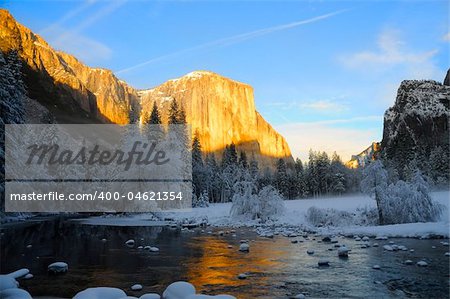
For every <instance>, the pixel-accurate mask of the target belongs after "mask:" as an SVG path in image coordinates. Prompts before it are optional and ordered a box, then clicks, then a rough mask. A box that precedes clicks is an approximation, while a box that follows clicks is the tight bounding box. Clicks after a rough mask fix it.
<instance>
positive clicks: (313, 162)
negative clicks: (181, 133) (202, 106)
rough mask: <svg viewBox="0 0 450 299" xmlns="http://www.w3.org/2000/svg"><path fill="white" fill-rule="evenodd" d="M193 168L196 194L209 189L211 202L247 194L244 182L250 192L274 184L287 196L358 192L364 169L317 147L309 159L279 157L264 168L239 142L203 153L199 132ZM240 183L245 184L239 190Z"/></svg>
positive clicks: (195, 143)
mask: <svg viewBox="0 0 450 299" xmlns="http://www.w3.org/2000/svg"><path fill="white" fill-rule="evenodd" d="M192 171H193V172H192V177H193V190H194V194H195V196H196V197H197V198H198V197H199V196H200V195H201V194H204V193H205V192H206V193H207V194H208V198H209V200H210V202H216V203H217V202H230V201H232V200H233V198H234V199H236V198H237V197H235V196H234V195H235V194H236V192H239V193H240V194H241V196H244V195H243V194H244V193H243V191H242V184H241V183H243V182H246V184H244V185H245V186H247V187H248V190H247V191H248V192H250V193H249V194H255V193H258V192H259V191H260V190H262V189H263V188H264V187H271V188H273V189H274V190H276V192H277V195H278V196H280V197H281V198H283V199H297V198H306V197H320V196H326V195H341V194H344V193H350V192H358V191H359V183H360V176H361V171H360V170H358V169H349V168H347V167H346V166H345V165H344V164H343V162H342V160H341V158H340V157H339V156H338V155H337V154H336V153H334V154H333V155H332V156H331V158H330V157H329V156H328V155H327V153H325V152H315V151H310V152H309V160H308V162H307V163H304V162H303V161H301V160H300V159H297V160H296V161H295V162H294V163H287V162H286V160H285V159H278V160H276V162H275V165H274V167H273V168H272V169H269V168H264V169H261V168H260V167H259V165H258V162H257V161H256V159H255V158H254V157H248V156H247V155H246V153H245V152H239V151H238V149H237V147H236V145H235V144H230V145H227V146H226V147H225V149H224V150H223V152H222V155H221V156H219V157H216V155H215V154H213V153H206V154H205V153H203V152H202V147H201V144H200V140H199V138H198V134H197V133H195V134H194V138H193V142H192ZM249 183H251V188H250V187H249ZM236 184H238V185H239V186H241V187H240V188H238V189H237V191H236ZM252 188H253V189H254V190H253V191H252ZM249 196H250V195H249Z"/></svg>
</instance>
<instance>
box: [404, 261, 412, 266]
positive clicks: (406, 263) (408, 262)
mask: <svg viewBox="0 0 450 299" xmlns="http://www.w3.org/2000/svg"><path fill="white" fill-rule="evenodd" d="M412 264H413V261H411V260H406V261H405V265H412Z"/></svg>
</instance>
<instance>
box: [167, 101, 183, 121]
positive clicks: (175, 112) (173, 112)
mask: <svg viewBox="0 0 450 299" xmlns="http://www.w3.org/2000/svg"><path fill="white" fill-rule="evenodd" d="M179 114H180V109H179V108H178V103H177V101H176V100H175V99H173V100H172V102H171V103H170V108H169V124H170V125H177V124H179Z"/></svg>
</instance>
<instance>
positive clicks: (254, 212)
mask: <svg viewBox="0 0 450 299" xmlns="http://www.w3.org/2000/svg"><path fill="white" fill-rule="evenodd" d="M233 189H234V195H233V199H232V201H233V204H232V206H231V210H230V214H231V216H241V215H243V216H246V217H248V218H250V219H256V218H259V211H260V207H259V200H258V198H257V195H256V190H257V189H256V185H255V184H254V183H253V182H247V181H242V182H237V183H236V184H234V187H233Z"/></svg>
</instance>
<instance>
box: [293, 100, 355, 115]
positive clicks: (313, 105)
mask: <svg viewBox="0 0 450 299" xmlns="http://www.w3.org/2000/svg"><path fill="white" fill-rule="evenodd" d="M300 107H301V108H303V109H308V110H314V111H318V112H341V111H344V110H347V109H348V107H347V105H345V104H343V103H339V102H336V101H332V100H318V101H311V102H307V103H302V104H300Z"/></svg>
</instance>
